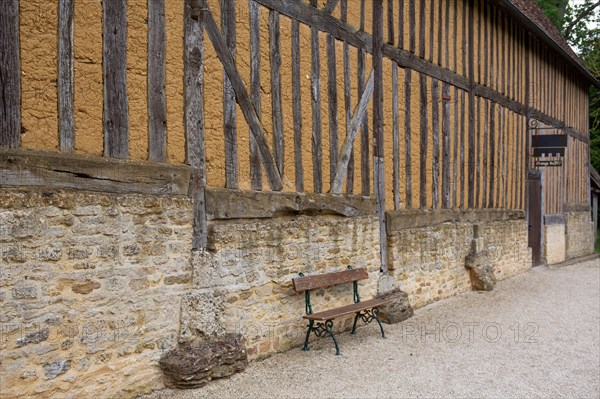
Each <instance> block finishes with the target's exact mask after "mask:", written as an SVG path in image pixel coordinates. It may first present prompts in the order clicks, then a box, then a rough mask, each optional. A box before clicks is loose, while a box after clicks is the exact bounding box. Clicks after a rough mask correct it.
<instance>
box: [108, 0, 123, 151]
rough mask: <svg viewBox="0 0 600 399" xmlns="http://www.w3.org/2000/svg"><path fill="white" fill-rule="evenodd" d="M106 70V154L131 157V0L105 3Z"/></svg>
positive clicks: (115, 0) (116, 0)
mask: <svg viewBox="0 0 600 399" xmlns="http://www.w3.org/2000/svg"><path fill="white" fill-rule="evenodd" d="M102 6H103V7H102V8H103V18H102V22H103V23H104V27H103V35H102V39H103V61H102V66H103V71H104V156H106V157H110V158H127V156H128V150H129V148H128V147H129V137H128V136H129V116H128V99H127V2H126V0H114V1H108V2H106V1H105V2H103V3H102Z"/></svg>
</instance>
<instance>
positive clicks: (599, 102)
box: [536, 0, 600, 170]
mask: <svg viewBox="0 0 600 399" xmlns="http://www.w3.org/2000/svg"><path fill="white" fill-rule="evenodd" d="M536 3H537V4H538V5H539V6H540V8H541V9H542V10H543V11H544V13H545V14H546V16H548V18H549V19H550V20H551V21H552V23H553V24H554V25H556V27H557V28H558V29H559V31H561V32H562V33H563V35H565V36H566V38H567V41H568V42H569V44H570V45H571V46H572V47H573V48H574V49H575V50H576V51H577V53H578V55H579V56H580V57H581V59H582V60H583V61H584V63H585V64H586V66H587V68H588V69H589V70H590V71H591V72H592V74H593V75H594V76H595V77H596V79H599V80H600V7H599V6H598V5H597V3H598V1H597V0H586V1H584V2H582V3H580V4H577V5H575V6H574V7H572V6H571V5H570V4H569V1H568V0H536ZM589 111H590V158H591V163H592V165H593V166H594V168H595V169H596V170H600V91H599V90H598V89H597V88H596V87H591V88H590V109H589Z"/></svg>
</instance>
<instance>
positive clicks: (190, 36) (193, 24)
mask: <svg viewBox="0 0 600 399" xmlns="http://www.w3.org/2000/svg"><path fill="white" fill-rule="evenodd" d="M196 2H198V1H196ZM192 3H195V2H194V1H193V0H191V1H190V0H186V2H185V3H184V15H183V17H184V28H183V29H184V32H183V34H184V40H185V52H184V57H183V63H184V64H183V75H184V86H183V90H184V98H185V100H184V118H185V138H186V162H187V164H188V165H190V167H191V174H190V183H189V196H190V198H191V199H192V203H193V211H194V215H193V217H194V219H193V220H194V222H193V223H194V224H193V236H192V248H193V249H196V250H200V249H206V247H207V244H208V242H207V241H208V238H207V237H208V231H207V224H206V198H205V188H206V149H205V144H204V30H203V23H204V22H203V20H202V18H199V19H198V18H192V12H194V13H196V12H197V11H198V10H197V9H195V8H192V7H191V5H192ZM200 5H201V4H200Z"/></svg>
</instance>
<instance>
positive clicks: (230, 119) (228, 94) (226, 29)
mask: <svg viewBox="0 0 600 399" xmlns="http://www.w3.org/2000/svg"><path fill="white" fill-rule="evenodd" d="M235 25H236V22H235V4H234V3H233V0H221V31H222V36H223V40H224V41H225V45H226V46H227V49H228V50H229V51H228V54H230V55H231V58H232V59H233V62H234V63H235V55H236V51H235V48H236V29H235ZM223 133H224V135H225V140H224V144H225V149H224V151H225V187H226V188H237V187H238V179H239V176H238V174H239V172H238V156H237V154H238V150H237V120H236V103H235V91H234V89H233V84H232V82H231V79H230V78H229V77H228V74H227V71H226V70H225V68H224V69H223Z"/></svg>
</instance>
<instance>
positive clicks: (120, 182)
mask: <svg viewBox="0 0 600 399" xmlns="http://www.w3.org/2000/svg"><path fill="white" fill-rule="evenodd" d="M189 183H190V167H188V166H186V165H168V164H164V163H155V162H148V161H131V160H118V159H108V158H104V157H92V156H86V155H73V154H65V153H58V152H39V151H27V150H0V187H40V188H53V189H74V190H88V191H100V192H108V193H120V194H129V193H140V194H150V195H166V194H168V195H187V194H188V188H189Z"/></svg>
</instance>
